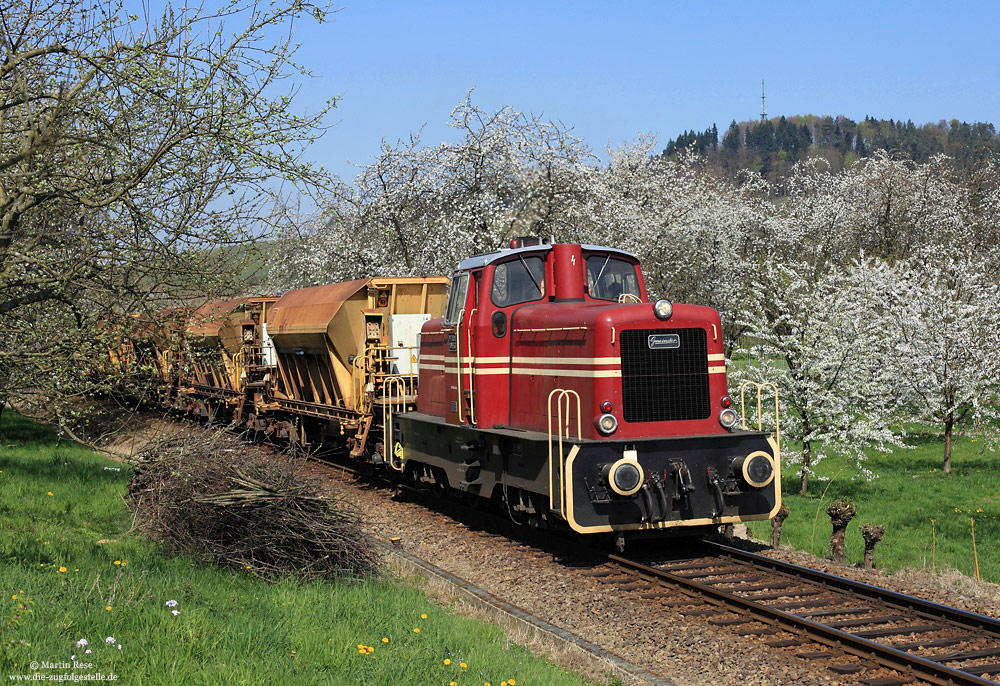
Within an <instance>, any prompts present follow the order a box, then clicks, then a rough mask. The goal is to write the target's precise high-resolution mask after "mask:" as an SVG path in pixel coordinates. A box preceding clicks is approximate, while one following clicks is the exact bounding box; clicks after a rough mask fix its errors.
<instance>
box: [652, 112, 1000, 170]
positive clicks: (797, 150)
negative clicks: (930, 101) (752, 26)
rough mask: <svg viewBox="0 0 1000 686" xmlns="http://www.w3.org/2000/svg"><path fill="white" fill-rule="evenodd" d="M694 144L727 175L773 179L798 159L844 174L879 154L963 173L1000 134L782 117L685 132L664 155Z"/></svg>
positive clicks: (999, 144)
mask: <svg viewBox="0 0 1000 686" xmlns="http://www.w3.org/2000/svg"><path fill="white" fill-rule="evenodd" d="M691 146H694V148H695V149H696V150H697V151H698V152H699V153H700V154H702V155H704V156H705V157H706V158H707V159H708V162H709V164H710V165H711V166H715V167H716V168H718V169H719V170H721V171H724V172H726V173H728V174H735V173H736V172H738V171H739V170H741V169H750V170H753V171H757V172H760V173H761V174H762V175H763V176H764V177H765V178H767V179H768V180H770V181H775V180H777V179H780V178H782V177H784V176H785V175H786V174H787V172H788V170H789V169H790V168H791V166H792V165H793V164H795V163H796V162H797V161H798V160H801V159H803V158H805V157H816V156H819V157H825V158H826V159H828V160H829V161H830V164H831V167H832V171H839V170H840V169H842V168H843V167H845V166H848V165H850V164H851V163H853V162H855V161H856V160H858V159H860V158H863V157H867V156H868V155H870V154H872V153H873V152H875V151H876V150H889V151H891V152H893V153H896V154H900V155H903V156H905V157H908V158H909V159H912V160H913V161H915V162H924V161H926V160H927V159H928V158H930V157H931V156H933V155H936V154H938V153H944V154H946V155H948V156H949V157H951V158H953V160H954V164H955V165H956V167H957V168H958V169H960V170H965V169H969V168H971V167H973V166H975V165H976V163H977V162H979V161H981V160H982V159H983V158H985V157H987V156H989V155H991V154H994V155H995V154H997V153H1000V136H998V135H997V131H996V128H995V127H994V126H993V124H989V123H983V122H976V123H974V124H967V123H965V122H960V121H958V120H957V119H952V120H951V121H950V122H945V121H943V120H942V121H940V122H938V123H937V124H922V125H920V126H917V125H916V124H914V123H913V122H912V121H906V122H905V123H904V122H902V121H895V120H892V119H875V118H873V117H865V119H864V121H861V122H856V121H854V120H852V119H848V118H847V117H844V116H837V117H831V116H824V117H820V116H816V115H812V114H808V115H804V116H798V115H797V116H794V117H778V118H773V119H767V120H765V121H744V122H740V123H736V121H735V120H734V121H733V122H732V123H731V124H730V125H729V128H728V129H727V130H726V131H725V132H724V133H723V134H722V135H721V137H720V135H719V130H718V128H717V127H716V125H715V124H712V126H711V127H709V128H707V129H705V130H704V131H685V132H684V133H682V134H681V135H679V136H678V137H677V138H675V139H673V140H671V141H670V142H669V143H667V147H666V148H665V149H664V150H663V153H662V155H663V156H665V157H673V156H674V155H676V154H677V153H678V152H679V151H680V150H683V149H684V148H688V147H691Z"/></svg>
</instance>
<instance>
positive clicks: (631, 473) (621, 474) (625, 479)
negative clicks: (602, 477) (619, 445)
mask: <svg viewBox="0 0 1000 686" xmlns="http://www.w3.org/2000/svg"><path fill="white" fill-rule="evenodd" d="M608 484H609V485H610V486H611V490H612V491H614V492H615V493H617V494H618V495H632V494H634V493H635V492H636V491H638V490H639V489H640V488H641V487H642V469H641V468H640V467H639V464H638V463H637V462H636V461H635V460H632V459H625V458H622V459H621V460H618V461H617V462H615V463H614V464H613V465H611V467H610V469H608Z"/></svg>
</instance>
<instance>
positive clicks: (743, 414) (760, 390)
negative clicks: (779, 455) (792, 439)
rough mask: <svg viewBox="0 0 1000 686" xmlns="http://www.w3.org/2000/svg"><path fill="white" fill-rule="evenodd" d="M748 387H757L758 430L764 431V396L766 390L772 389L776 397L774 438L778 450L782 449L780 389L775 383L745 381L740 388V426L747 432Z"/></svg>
mask: <svg viewBox="0 0 1000 686" xmlns="http://www.w3.org/2000/svg"><path fill="white" fill-rule="evenodd" d="M747 386H756V387H757V430H758V431H762V430H763V428H764V402H763V395H764V389H765V388H770V389H771V391H772V393H773V395H774V438H775V440H776V441H777V443H778V448H779V449H780V448H781V424H780V423H779V421H778V387H777V386H775V385H774V384H773V383H770V382H764V383H757V382H756V381H744V382H743V385H742V386H740V424H741V426H742V427H743V429H744V430H745V429H746V428H747V404H746V390H747Z"/></svg>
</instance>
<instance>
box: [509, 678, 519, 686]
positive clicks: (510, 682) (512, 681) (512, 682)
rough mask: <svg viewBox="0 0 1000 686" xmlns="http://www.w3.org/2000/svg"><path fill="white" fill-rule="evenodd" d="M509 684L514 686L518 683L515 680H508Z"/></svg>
mask: <svg viewBox="0 0 1000 686" xmlns="http://www.w3.org/2000/svg"><path fill="white" fill-rule="evenodd" d="M507 683H508V684H510V686H514V685H515V684H516V683H517V682H516V681H514V680H513V679H507Z"/></svg>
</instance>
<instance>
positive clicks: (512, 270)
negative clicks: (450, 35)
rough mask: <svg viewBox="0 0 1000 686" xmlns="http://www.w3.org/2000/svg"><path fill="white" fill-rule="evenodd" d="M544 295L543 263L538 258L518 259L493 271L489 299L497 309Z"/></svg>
mask: <svg viewBox="0 0 1000 686" xmlns="http://www.w3.org/2000/svg"><path fill="white" fill-rule="evenodd" d="M543 295H545V262H544V261H543V260H542V258H540V257H518V259H516V260H511V261H509V262H502V263H500V264H498V265H497V266H496V269H494V270H493V289H492V291H491V292H490V298H491V299H492V300H493V304H494V305H496V306H497V307H507V306H508V305H517V304H518V303H524V302H530V301H532V300H538V299H540V298H541V297H542V296H543Z"/></svg>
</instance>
